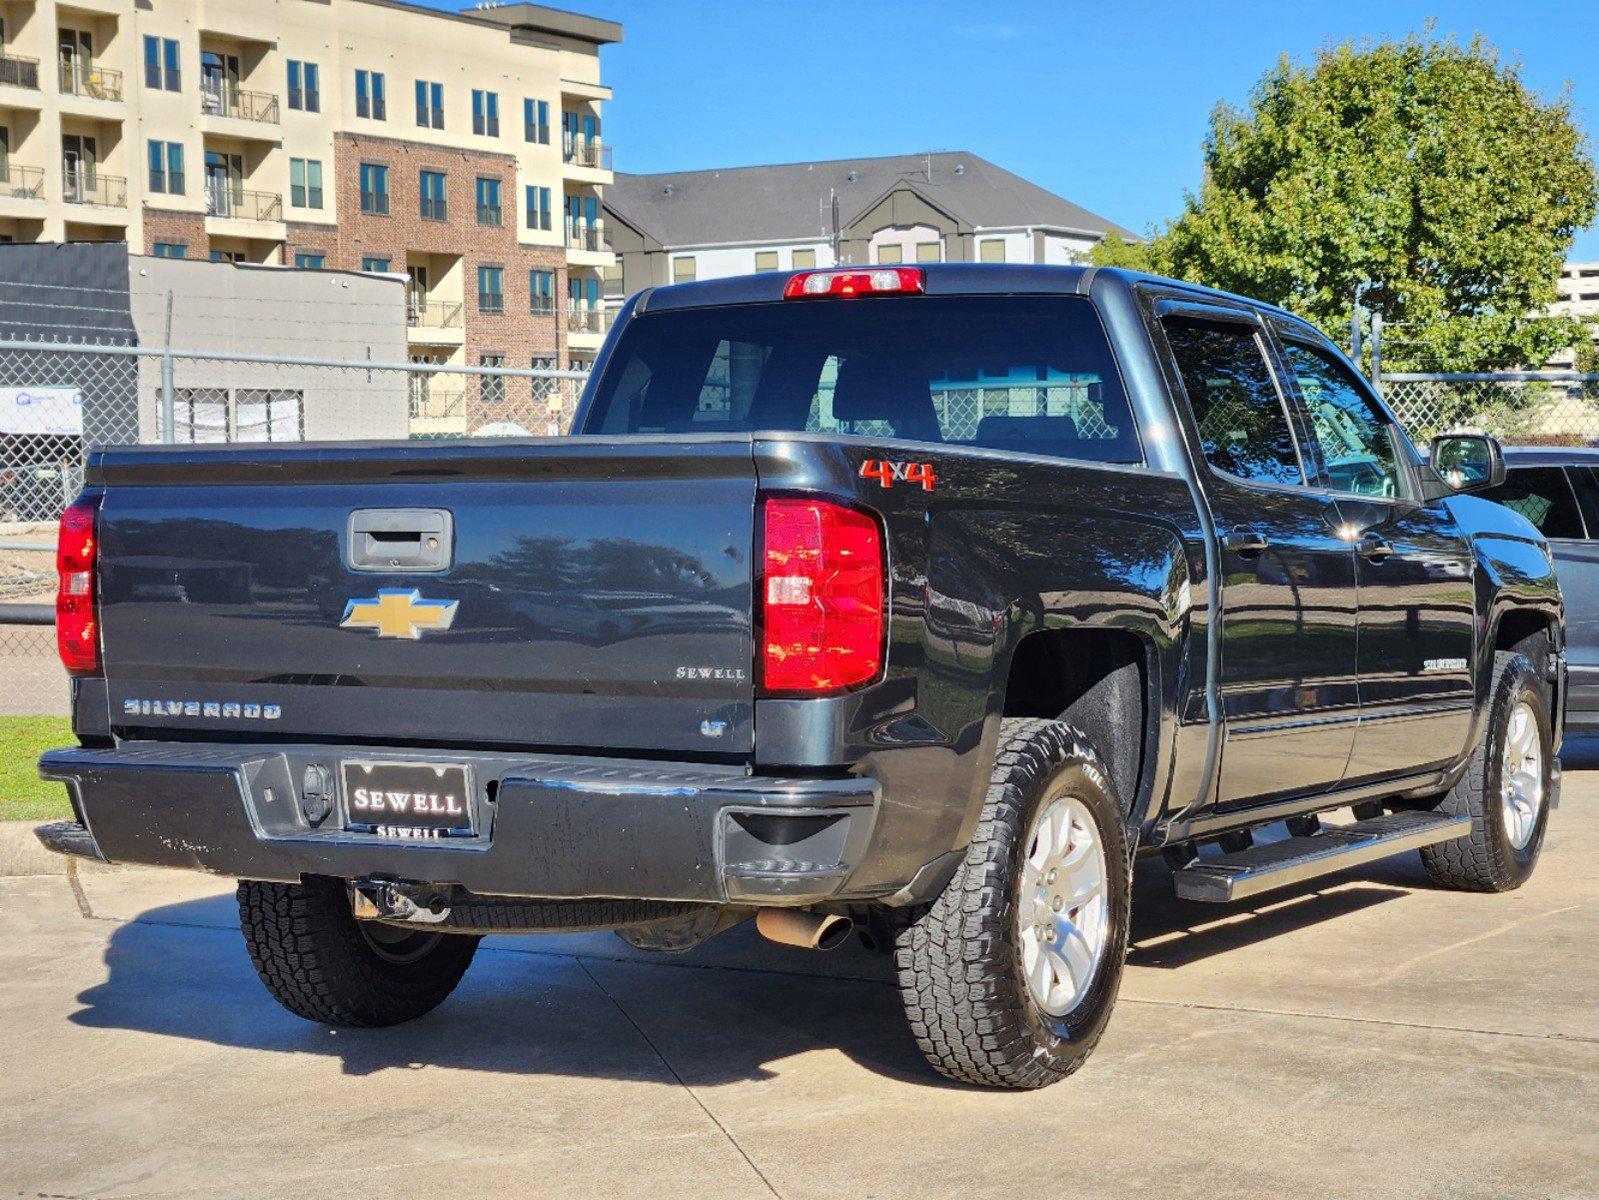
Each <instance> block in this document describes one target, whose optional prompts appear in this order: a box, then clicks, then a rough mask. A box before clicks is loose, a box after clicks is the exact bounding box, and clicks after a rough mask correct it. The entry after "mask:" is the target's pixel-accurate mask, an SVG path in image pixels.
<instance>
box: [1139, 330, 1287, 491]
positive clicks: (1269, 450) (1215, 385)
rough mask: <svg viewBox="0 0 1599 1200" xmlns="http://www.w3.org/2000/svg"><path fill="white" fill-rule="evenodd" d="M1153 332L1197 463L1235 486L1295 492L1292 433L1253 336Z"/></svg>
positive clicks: (1236, 332)
mask: <svg viewBox="0 0 1599 1200" xmlns="http://www.w3.org/2000/svg"><path fill="white" fill-rule="evenodd" d="M1161 324H1162V327H1163V328H1164V329H1165V331H1166V340H1167V341H1168V342H1169V343H1170V344H1171V349H1172V357H1173V358H1174V359H1175V360H1176V363H1177V371H1178V374H1179V375H1181V376H1182V381H1183V390H1184V391H1185V392H1186V393H1187V395H1188V406H1189V408H1190V410H1192V412H1193V414H1194V424H1195V425H1197V426H1198V428H1199V442H1200V448H1201V450H1202V452H1203V453H1204V455H1205V460H1206V461H1207V462H1209V463H1210V465H1211V466H1213V467H1215V468H1216V469H1217V470H1218V471H1225V472H1226V473H1227V474H1229V475H1231V476H1233V477H1235V478H1237V479H1243V480H1247V481H1250V482H1254V483H1282V484H1303V483H1304V482H1305V475H1304V471H1303V470H1302V469H1301V467H1300V462H1299V450H1298V447H1297V445H1296V443H1295V441H1294V434H1293V428H1292V426H1291V425H1290V424H1289V423H1288V411H1287V409H1285V408H1284V407H1283V402H1282V397H1281V395H1279V394H1278V391H1277V384H1276V381H1275V380H1274V379H1273V377H1272V373H1271V368H1270V366H1268V365H1267V362H1266V352H1265V347H1264V346H1263V345H1262V344H1261V340H1260V335H1259V333H1258V332H1257V331H1256V330H1255V329H1254V328H1253V327H1252V326H1250V325H1247V324H1244V323H1242V322H1236V323H1235V322H1232V321H1207V320H1203V319H1198V318H1193V317H1167V318H1165V319H1164V320H1163V321H1162V322H1161Z"/></svg>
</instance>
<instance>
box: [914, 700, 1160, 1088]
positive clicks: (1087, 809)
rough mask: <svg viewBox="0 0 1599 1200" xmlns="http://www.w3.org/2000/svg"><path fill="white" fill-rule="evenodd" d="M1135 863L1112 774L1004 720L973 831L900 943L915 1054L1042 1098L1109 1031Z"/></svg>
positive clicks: (1083, 749) (950, 1071)
mask: <svg viewBox="0 0 1599 1200" xmlns="http://www.w3.org/2000/svg"><path fill="white" fill-rule="evenodd" d="M1130 896H1131V864H1130V858H1129V854H1128V849H1127V833H1126V827H1125V825H1124V824H1123V819H1122V813H1121V808H1120V806H1119V805H1118V804H1117V802H1116V797H1115V794H1114V791H1113V789H1112V785H1111V781H1110V777H1109V774H1108V772H1107V771H1106V770H1105V767H1104V764H1103V762H1102V760H1101V759H1100V757H1099V755H1098V754H1097V753H1096V752H1095V751H1094V748H1093V747H1092V746H1091V745H1089V743H1088V740H1087V739H1086V738H1085V737H1084V736H1083V735H1082V734H1081V733H1080V732H1078V731H1077V730H1075V729H1073V728H1072V727H1070V726H1068V725H1065V724H1063V723H1061V722H1059V721H1046V720H1037V719H1033V718H1007V719H1006V720H1005V721H1004V722H1003V724H1002V726H1001V730H1000V741H999V750H998V754H997V756H996V759H995V766H994V774H993V778H992V780H991V782H990V784H989V789H988V797H987V800H986V802H985V804H984V806H983V813H982V818H981V820H980V821H979V823H978V826H977V831H976V833H975V834H974V835H973V837H972V842H971V845H970V846H969V847H968V848H967V851H966V856H965V859H964V860H963V861H962V863H961V865H960V867H959V868H958V869H957V870H956V872H955V876H954V878H953V879H951V881H950V883H949V885H948V887H946V888H945V889H944V891H943V893H942V894H941V895H940V896H939V898H938V899H937V900H936V901H935V902H934V903H933V905H932V906H931V907H930V908H929V909H928V910H927V911H926V912H925V913H923V914H922V915H921V916H920V917H919V919H917V920H916V921H914V922H912V923H910V924H908V925H907V926H906V927H905V928H904V929H903V930H902V931H901V932H900V934H899V937H898V940H897V945H896V950H895V965H896V967H897V969H898V974H899V985H900V995H901V998H902V999H903V1001H904V1004H905V1012H906V1016H907V1017H908V1018H909V1020H910V1024H911V1030H912V1032H913V1033H914V1034H915V1036H916V1041H917V1044H918V1045H919V1046H920V1047H921V1050H922V1053H923V1054H924V1055H926V1057H927V1060H928V1062H930V1063H931V1064H932V1065H933V1067H934V1068H935V1069H937V1070H938V1071H939V1072H940V1073H942V1074H944V1075H947V1076H948V1077H950V1078H951V1079H956V1080H960V1081H962V1082H966V1083H976V1084H987V1085H990V1086H995V1087H1008V1088H1037V1087H1043V1086H1045V1085H1047V1084H1051V1083H1054V1082H1055V1081H1056V1080H1059V1079H1063V1078H1065V1077H1066V1076H1067V1075H1069V1074H1071V1073H1072V1072H1073V1071H1075V1070H1076V1069H1077V1068H1078V1067H1080V1066H1081V1065H1082V1064H1083V1062H1084V1061H1085V1060H1086V1059H1087V1058H1088V1055H1089V1054H1090V1053H1091V1052H1092V1050H1093V1048H1094V1046H1095V1044H1096V1043H1098V1041H1099V1037H1100V1034H1102V1033H1103V1032H1104V1029H1105V1025H1106V1023H1107V1022H1108V1021H1109V1019H1110V1012H1111V1008H1112V1007H1113V1006H1114V1004H1115V1002H1116V992H1117V989H1118V987H1119V986H1120V983H1121V974H1122V962H1123V960H1124V958H1125V957H1126V953H1127V931H1128V910H1129V905H1130Z"/></svg>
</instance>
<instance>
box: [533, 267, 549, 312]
mask: <svg viewBox="0 0 1599 1200" xmlns="http://www.w3.org/2000/svg"><path fill="white" fill-rule="evenodd" d="M527 290H528V301H529V303H530V305H531V306H532V309H533V311H534V312H536V313H550V312H554V311H555V272H554V271H529V272H528V276H527Z"/></svg>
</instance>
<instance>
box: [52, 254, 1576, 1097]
mask: <svg viewBox="0 0 1599 1200" xmlns="http://www.w3.org/2000/svg"><path fill="white" fill-rule="evenodd" d="M575 430H576V433H575V435H574V436H571V437H566V438H556V439H548V440H532V439H529V440H513V441H476V442H465V441H463V442H429V443H415V442H412V443H396V444H388V443H378V442H366V443H352V444H347V445H299V446H283V445H275V446H246V445H235V446H227V447H215V448H207V449H204V450H201V449H196V448H190V447H170V446H164V447H140V448H136V449H104V450H100V451H98V452H96V453H95V454H94V455H93V456H92V460H91V462H90V464H89V467H88V472H87V477H86V478H87V482H86V487H85V490H84V492H83V495H82V497H81V498H80V499H79V500H78V501H77V502H76V503H74V504H73V505H72V506H71V508H70V509H69V510H68V511H67V513H66V517H65V519H64V520H63V522H62V527H61V529H62V532H61V548H60V563H59V566H60V574H61V584H60V596H59V604H58V617H59V623H58V633H59V638H60V645H61V651H62V655H63V658H64V660H65V662H66V665H67V666H68V668H69V669H70V670H71V671H72V672H73V675H74V679H73V715H74V727H75V731H76V734H77V739H78V743H79V744H78V745H77V746H75V747H72V748H69V749H62V750H55V751H52V752H50V753H48V754H46V755H45V756H44V758H43V759H42V762H41V771H42V772H43V774H44V776H45V777H46V778H48V779H55V780H61V781H62V782H64V783H65V784H66V785H67V788H68V790H69V791H70V793H71V797H72V803H73V806H74V809H75V812H76V820H75V821H71V822H67V823H64V824H61V825H57V826H52V827H46V828H45V829H43V830H42V831H41V836H42V837H43V838H44V840H45V841H46V843H47V844H49V845H51V846H52V847H54V848H56V849H58V850H62V851H65V852H68V853H74V854H82V855H88V856H92V857H95V858H100V859H104V860H107V861H109V862H113V863H149V864H153V865H156V866H164V867H187V868H192V869H196V870H201V871H210V872H216V873H220V874H222V875H226V876H230V877H235V878H237V879H239V880H240V881H241V882H240V883H239V886H238V902H239V912H240V916H241V918H242V924H243V929H244V937H245V941H246V943H247V945H248V948H249V952H250V956H251V958H252V960H253V961H254V963H255V966H256V968H257V969H258V971H259V973H260V976H261V979H262V981H263V983H264V984H265V985H266V987H267V989H268V990H269V991H270V992H271V993H272V994H273V996H275V997H276V998H277V999H278V1000H279V1001H280V1002H281V1003H283V1004H284V1005H285V1006H287V1007H288V1008H289V1009H290V1010H291V1011H293V1012H295V1013H298V1014H299V1015H300V1016H302V1017H305V1018H307V1019H309V1020H312V1021H318V1022H326V1023H329V1024H334V1025H357V1026H374V1025H389V1024H394V1023H396V1022H400V1021H404V1020H407V1019H409V1018H413V1017H416V1016H418V1015H420V1014H422V1013H425V1012H427V1011H428V1010H430V1009H431V1008H433V1007H434V1006H435V1005H437V1004H439V1003H440V1002H441V1001H442V1000H444V998H445V997H446V996H447V995H448V994H449V993H450V991H451V989H452V988H454V987H455V985H456V983H457V982H458V981H459V980H460V978H461V976H462V973H463V972H464V971H465V970H466V969H467V965H468V964H469V963H470V962H471V959H472V955H473V952H474V950H475V948H476V946H477V943H478V940H479V939H480V938H481V937H483V936H484V935H487V934H506V933H541V932H550V931H556V930H560V931H573V930H604V929H612V930H615V931H616V932H617V933H618V934H620V935H621V936H622V937H623V938H624V939H626V940H627V941H628V942H630V943H631V944H633V945H634V946H637V947H643V948H648V949H653V950H660V951H671V950H681V949H686V948H688V947H691V946H693V945H695V944H697V943H698V942H701V941H703V940H704V939H705V938H707V937H710V936H712V935H714V934H716V933H717V932H719V931H720V930H723V929H725V928H727V927H729V926H730V925H733V924H735V923H737V922H739V921H742V920H745V919H747V918H750V917H752V916H753V918H754V919H755V922H756V925H757V928H758V929H759V930H760V931H761V932H762V933H763V934H765V935H766V936H768V937H770V938H773V939H776V940H778V941H783V942H788V943H794V944H799V945H804V946H810V947H825V946H828V945H831V944H834V943H836V942H837V941H838V940H839V939H840V938H841V937H843V936H846V935H847V933H848V932H849V930H850V929H851V928H852V927H854V928H856V929H858V930H859V931H860V933H861V934H862V936H863V939H864V940H867V941H868V943H869V944H873V945H876V946H878V947H881V948H882V949H884V950H886V951H889V952H891V953H892V954H893V956H894V963H895V966H896V968H897V973H898V979H899V985H900V989H901V992H902V994H903V998H904V1004H905V1009H906V1012H907V1014H908V1016H909V1020H910V1025H911V1028H912V1030H913V1031H914V1034H915V1038H916V1040H917V1042H918V1043H919V1045H920V1047H921V1049H922V1050H923V1051H924V1052H925V1054H926V1056H927V1058H928V1059H929V1060H930V1062H931V1063H932V1065H933V1066H934V1067H936V1068H937V1069H938V1070H939V1071H942V1072H944V1073H945V1074H946V1075H949V1076H952V1077H954V1078H956V1079H960V1080H966V1081H970V1082H973V1083H979V1084H990V1085H999V1086H1007V1087H1035V1086H1039V1085H1042V1084H1047V1083H1050V1082H1051V1081H1053V1080H1056V1079H1059V1078H1061V1077H1062V1076H1064V1075H1066V1074H1068V1073H1069V1072H1071V1071H1072V1070H1073V1069H1075V1068H1076V1067H1077V1066H1078V1065H1079V1064H1080V1063H1082V1062H1083V1060H1084V1059H1085V1058H1086V1057H1087V1055H1088V1054H1089V1052H1090V1051H1091V1049H1092V1048H1093V1046H1094V1044H1095V1042H1096V1041H1097V1040H1098V1038H1099V1037H1100V1034H1101V1031H1102V1030H1103V1029H1104V1027H1105V1024H1106V1021H1107V1019H1108V1017H1109V1015H1110V1011H1111V1007H1112V1004H1113V1002H1114V1000H1115V997H1116V992H1117V987H1118V983H1119V980H1120V977H1121V973H1122V962H1123V958H1124V954H1125V950H1126V946H1127V940H1128V909H1129V900H1130V891H1131V889H1130V882H1131V865H1132V862H1133V859H1134V857H1135V856H1136V855H1137V854H1139V853H1141V852H1151V853H1154V852H1158V853H1160V854H1162V855H1164V857H1165V859H1166V861H1167V864H1168V868H1167V869H1169V871H1170V874H1171V876H1172V878H1173V879H1174V881H1175V887H1176V890H1177V893H1178V895H1180V896H1182V897H1186V898H1187V899H1189V900H1193V901H1196V902H1202V903H1227V902H1229V901H1236V900H1239V899H1242V898H1244V897H1249V896H1253V895H1255V894H1256V893H1259V892H1261V891H1263V890H1266V889H1270V888H1275V887H1280V886H1284V885H1289V884H1295V883H1299V882H1300V881H1302V880H1305V879H1307V878H1310V877H1313V876H1316V875H1320V874H1323V873H1326V872H1330V871H1334V870H1339V869H1342V868H1346V867H1349V866H1352V865H1355V864H1359V863H1362V862H1365V861H1368V860H1371V859H1375V858H1379V857H1382V856H1385V855H1391V854H1397V853H1401V852H1405V851H1410V850H1419V851H1420V853H1421V856H1422V860H1423V861H1424V862H1425V864H1426V869H1427V871H1428V872H1429V873H1430V875H1431V877H1432V879H1433V880H1435V881H1436V882H1437V884H1438V885H1440V886H1443V887H1449V888H1458V889H1462V890H1466V891H1481V892H1497V891H1503V890H1505V889H1508V888H1514V887H1516V886H1517V885H1519V884H1520V883H1522V882H1523V881H1524V880H1525V879H1526V878H1527V877H1528V875H1529V874H1530V873H1531V871H1532V869H1533V866H1534V863H1535V862H1536V860H1537V858H1538V853H1539V850H1540V847H1541V846H1542V843H1543V838H1544V829H1545V824H1546V822H1547V820H1548V816H1549V811H1550V808H1551V807H1552V805H1553V804H1554V802H1555V799H1556V795H1557V790H1558V786H1559V779H1560V775H1559V760H1558V758H1557V753H1558V750H1559V745H1560V730H1561V709H1562V706H1563V704H1564V646H1563V633H1562V608H1561V597H1560V593H1559V589H1558V587H1557V584H1556V579H1555V575H1554V572H1553V570H1552V568H1551V565H1550V557H1549V551H1548V548H1547V546H1546V544H1545V542H1544V541H1543V539H1542V537H1541V536H1540V535H1539V534H1538V532H1537V531H1536V530H1535V529H1534V528H1533V527H1532V526H1531V525H1530V524H1529V523H1528V522H1527V521H1526V520H1524V519H1523V518H1522V517H1520V516H1517V515H1516V514H1515V513H1512V512H1511V511H1509V510H1508V509H1505V508H1502V507H1500V506H1499V505H1496V504H1493V503H1490V502H1488V501H1486V500H1483V499H1480V498H1478V497H1475V496H1473V495H1470V494H1469V493H1470V492H1472V491H1473V490H1475V489H1482V488H1489V487H1493V486H1497V485H1499V484H1500V483H1502V482H1503V479H1504V472H1505V466H1504V459H1503V456H1502V453H1501V452H1500V450H1499V447H1498V446H1497V444H1496V443H1494V442H1493V441H1492V440H1491V439H1488V438H1485V437H1481V436H1469V435H1460V436H1452V437H1446V438H1441V439H1439V440H1438V441H1437V442H1436V443H1434V445H1433V446H1432V453H1431V457H1430V459H1429V460H1428V461H1426V462H1424V461H1423V459H1422V457H1421V456H1420V455H1418V453H1417V451H1416V449H1415V447H1413V446H1412V445H1411V443H1410V442H1409V441H1408V440H1407V438H1406V436H1405V434H1404V432H1403V431H1402V430H1401V429H1400V428H1399V426H1398V425H1397V424H1396V423H1395V420H1394V417H1393V415H1392V413H1391V412H1390V411H1389V410H1388V409H1387V407H1386V406H1385V405H1384V404H1383V402H1382V399H1381V398H1380V397H1379V396H1377V395H1376V394H1375V393H1374V392H1373V391H1372V389H1371V388H1370V387H1368V386H1367V384H1366V382H1365V381H1364V380H1363V379H1362V378H1361V377H1360V376H1359V374H1358V373H1357V372H1356V370H1355V369H1354V368H1353V367H1352V366H1351V365H1350V363H1349V362H1348V361H1346V360H1345V359H1344V357H1343V356H1342V355H1341V354H1339V352H1338V351H1337V350H1336V349H1334V348H1333V346H1332V345H1331V344H1329V343H1328V341H1327V340H1326V339H1325V338H1324V337H1323V336H1322V335H1321V334H1320V333H1318V332H1317V331H1316V330H1315V329H1313V328H1312V327H1311V326H1309V325H1307V324H1305V323H1304V322H1303V321H1301V320H1298V319H1296V318H1295V317H1293V316H1292V315H1290V314H1289V313H1287V312H1284V311H1281V310H1278V309H1275V308H1271V307H1267V306H1265V305H1262V304H1257V303H1253V302H1251V301H1249V300H1246V299H1241V298H1239V297H1236V296H1230V295H1224V294H1220V293H1217V292H1212V291H1206V290H1203V289H1200V288H1197V287H1192V286H1188V285H1184V284H1180V283H1174V282H1171V281H1168V280H1163V279H1157V278H1152V277H1148V276H1141V275H1136V274H1132V273H1128V272H1123V271H1118V270H1110V269H1103V270H1095V269H1091V268H1083V267H1052V266H985V265H950V266H941V265H930V266H926V267H917V268H907V267H893V268H890V267H869V268H865V267H863V268H846V269H838V270H820V271H807V272H801V273H799V274H795V275H791V276H787V275H778V274H764V275H760V276H755V277H749V278H739V279H723V280H715V281H705V282H698V283H688V284H684V285H681V286H674V287H660V288H655V289H651V290H648V291H645V292H642V293H640V294H638V295H635V296H634V297H632V298H631V299H630V300H628V301H627V303H626V304H625V305H624V307H623V308H622V310H621V311H620V313H619V316H618V320H617V322H616V325H615V329H614V330H613V332H612V333H611V335H610V337H609V339H608V340H607V342H606V345H605V348H604V350H603V352H602V353H601V355H600V357H599V361H598V362H597V364H596V366H595V370H594V374H593V378H592V380H591V381H590V383H589V385H588V388H587V391H586V393H585V395H584V398H583V402H582V404H581V407H580V409H579V411H578V413H577V417H576V425H575ZM1156 869H1158V868H1156Z"/></svg>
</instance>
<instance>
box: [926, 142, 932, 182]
mask: <svg viewBox="0 0 1599 1200" xmlns="http://www.w3.org/2000/svg"><path fill="white" fill-rule="evenodd" d="M927 182H928V183H932V182H933V152H932V151H931V150H929V151H928V152H927Z"/></svg>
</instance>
